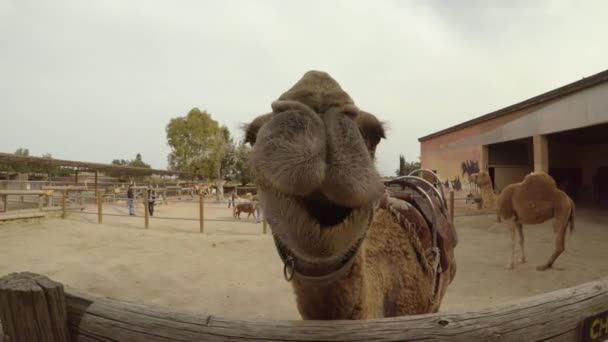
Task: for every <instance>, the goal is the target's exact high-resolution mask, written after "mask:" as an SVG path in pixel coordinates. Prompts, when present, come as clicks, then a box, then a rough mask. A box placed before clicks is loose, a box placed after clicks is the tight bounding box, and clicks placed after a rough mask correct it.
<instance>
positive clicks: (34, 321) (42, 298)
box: [0, 273, 608, 342]
mask: <svg viewBox="0 0 608 342" xmlns="http://www.w3.org/2000/svg"><path fill="white" fill-rule="evenodd" d="M0 320H1V322H2V325H3V329H4V334H5V335H7V336H8V337H5V340H6V341H10V342H39V341H45V342H68V341H70V342H95V341H112V342H127V341H128V342H165V341H167V342H169V341H173V342H175V341H180V342H190V341H256V342H259V341H292V342H293V341H604V340H605V339H606V338H608V277H606V278H604V279H601V280H598V281H594V282H589V283H586V284H582V285H579V286H576V287H572V288H567V289H562V290H558V291H554V292H549V293H545V294H542V295H539V296H535V297H530V298H525V299H522V300H519V301H516V302H512V303H508V304H504V305H500V306H495V307H489V308H484V309H480V310H474V311H468V312H460V313H438V314H428V315H420V316H409V317H399V318H390V319H379V320H365V321H243V320H233V319H227V318H221V317H215V316H206V315H197V314H187V313H179V312H172V311H168V310H165V309H159V308H153V307H148V306H144V305H138V304H132V303H126V302H122V301H117V300H111V299H103V298H98V297H93V296H91V295H88V294H86V293H83V292H81V291H78V290H73V289H64V286H63V285H62V284H60V283H57V282H55V281H52V280H50V279H48V278H46V277H44V276H41V275H38V274H33V273H13V274H9V275H7V276H5V277H3V278H0ZM604 334H605V335H604ZM0 336H1V335H0Z"/></svg>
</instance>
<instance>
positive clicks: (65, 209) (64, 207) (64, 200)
mask: <svg viewBox="0 0 608 342" xmlns="http://www.w3.org/2000/svg"><path fill="white" fill-rule="evenodd" d="M67 202H68V191H67V190H63V195H62V197H61V210H62V213H61V218H62V219H65V218H66V216H67V215H68V206H67Z"/></svg>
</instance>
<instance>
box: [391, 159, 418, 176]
mask: <svg viewBox="0 0 608 342" xmlns="http://www.w3.org/2000/svg"><path fill="white" fill-rule="evenodd" d="M419 168H420V162H419V161H417V162H407V161H406V160H405V156H403V155H399V168H398V169H397V170H396V171H395V174H396V175H397V176H407V175H409V174H410V173H411V172H412V171H414V170H417V169H419Z"/></svg>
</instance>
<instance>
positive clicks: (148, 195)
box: [144, 190, 150, 229]
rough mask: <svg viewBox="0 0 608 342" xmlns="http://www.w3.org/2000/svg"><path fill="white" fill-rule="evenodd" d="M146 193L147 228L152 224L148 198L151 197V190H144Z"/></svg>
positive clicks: (145, 214)
mask: <svg viewBox="0 0 608 342" xmlns="http://www.w3.org/2000/svg"><path fill="white" fill-rule="evenodd" d="M144 194H146V196H145V198H144V210H145V213H144V219H145V221H146V229H148V226H149V224H150V211H149V205H150V204H149V203H148V198H150V190H146V191H144Z"/></svg>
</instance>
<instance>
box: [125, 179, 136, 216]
mask: <svg viewBox="0 0 608 342" xmlns="http://www.w3.org/2000/svg"><path fill="white" fill-rule="evenodd" d="M134 201H135V194H134V193H133V186H132V185H131V184H129V189H128V190H127V205H128V206H129V216H135V205H134Z"/></svg>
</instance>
